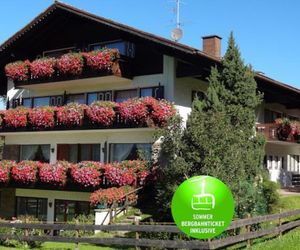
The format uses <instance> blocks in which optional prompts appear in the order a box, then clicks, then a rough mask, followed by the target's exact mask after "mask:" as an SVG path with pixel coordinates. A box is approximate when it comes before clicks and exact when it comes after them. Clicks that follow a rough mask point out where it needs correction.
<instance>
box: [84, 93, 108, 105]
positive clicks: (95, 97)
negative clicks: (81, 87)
mask: <svg viewBox="0 0 300 250" xmlns="http://www.w3.org/2000/svg"><path fill="white" fill-rule="evenodd" d="M111 100H112V92H111V91H102V92H97V93H88V94H87V104H88V105H90V104H92V103H93V102H95V101H111Z"/></svg>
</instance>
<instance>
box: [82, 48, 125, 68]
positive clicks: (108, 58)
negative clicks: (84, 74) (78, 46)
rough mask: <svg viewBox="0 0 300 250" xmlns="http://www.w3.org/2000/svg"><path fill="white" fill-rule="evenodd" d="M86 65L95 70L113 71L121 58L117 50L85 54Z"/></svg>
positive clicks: (103, 50)
mask: <svg viewBox="0 0 300 250" xmlns="http://www.w3.org/2000/svg"><path fill="white" fill-rule="evenodd" d="M83 57H84V58H85V60H86V65H87V66H88V67H89V68H91V69H93V70H111V68H112V65H113V63H114V61H115V60H117V59H118V58H119V57H120V54H119V51H118V50H117V49H102V50H96V51H92V52H87V53H83Z"/></svg>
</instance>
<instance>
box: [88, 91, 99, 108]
mask: <svg viewBox="0 0 300 250" xmlns="http://www.w3.org/2000/svg"><path fill="white" fill-rule="evenodd" d="M87 99H88V105H90V104H92V103H93V102H95V101H97V93H89V94H88V96H87Z"/></svg>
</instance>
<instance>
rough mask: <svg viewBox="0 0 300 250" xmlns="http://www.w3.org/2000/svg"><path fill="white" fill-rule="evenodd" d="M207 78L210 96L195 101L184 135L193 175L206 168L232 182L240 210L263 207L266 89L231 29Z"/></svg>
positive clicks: (258, 210)
mask: <svg viewBox="0 0 300 250" xmlns="http://www.w3.org/2000/svg"><path fill="white" fill-rule="evenodd" d="M208 81H209V87H208V90H207V93H206V98H205V100H204V101H200V100H198V99H196V100H195V101H194V103H193V107H192V112H191V114H190V116H189V118H188V121H187V127H186V130H185V132H184V135H183V140H182V141H183V145H184V146H183V149H182V157H183V158H184V159H185V160H186V162H187V164H188V165H189V166H192V167H191V169H190V170H191V171H190V172H189V175H200V174H207V175H211V176H215V177H217V178H220V179H221V180H222V181H224V182H225V183H226V184H228V185H229V186H230V188H231V190H232V192H233V194H234V196H235V200H236V203H237V206H236V208H237V209H236V213H237V216H239V217H243V216H244V215H245V213H253V214H254V213H263V212H264V211H265V209H266V205H265V204H264V203H265V200H264V199H262V197H263V195H262V193H263V192H262V190H263V186H262V184H261V181H260V180H261V178H260V177H261V176H262V172H263V168H262V157H263V155H264V139H263V138H262V137H261V136H260V135H257V134H255V130H254V128H255V109H256V108H257V106H258V105H259V104H260V103H261V95H260V94H259V93H257V85H256V82H255V79H254V73H253V71H252V69H251V67H249V66H247V65H245V64H244V62H243V60H242V59H241V55H240V52H239V49H238V47H237V45H236V44H235V41H234V38H233V34H232V33H231V35H230V38H229V43H228V48H227V51H226V54H225V56H224V58H223V59H222V62H221V65H220V66H219V67H215V68H213V69H212V71H211V75H210V77H209V79H208Z"/></svg>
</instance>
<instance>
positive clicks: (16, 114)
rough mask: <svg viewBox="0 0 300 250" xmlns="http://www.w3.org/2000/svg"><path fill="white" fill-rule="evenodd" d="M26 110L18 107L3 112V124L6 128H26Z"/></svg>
mask: <svg viewBox="0 0 300 250" xmlns="http://www.w3.org/2000/svg"><path fill="white" fill-rule="evenodd" d="M27 114H28V109H26V108H23V107H19V108H16V109H9V110H6V111H4V123H5V126H6V127H8V128H20V127H23V128H24V127H26V126H27V124H28V121H27Z"/></svg>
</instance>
